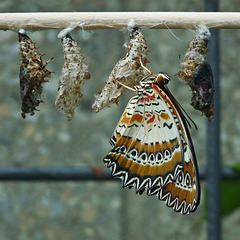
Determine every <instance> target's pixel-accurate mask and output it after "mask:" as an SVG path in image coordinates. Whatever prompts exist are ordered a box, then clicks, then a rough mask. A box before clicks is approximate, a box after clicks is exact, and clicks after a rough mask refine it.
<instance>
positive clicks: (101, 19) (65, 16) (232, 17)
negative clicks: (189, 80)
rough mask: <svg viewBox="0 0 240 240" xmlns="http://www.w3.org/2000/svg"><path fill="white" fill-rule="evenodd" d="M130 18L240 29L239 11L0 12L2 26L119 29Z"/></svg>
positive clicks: (151, 23)
mask: <svg viewBox="0 0 240 240" xmlns="http://www.w3.org/2000/svg"><path fill="white" fill-rule="evenodd" d="M131 19H133V20H134V22H135V24H136V26H138V27H146V28H196V26H197V25H199V24H202V23H204V24H206V25H207V26H208V27H209V28H228V29H231V28H240V13H239V12H37V13H35V12H34V13H33V12H32V13H0V29H1V30H12V31H18V30H19V29H20V28H23V29H25V30H46V29H64V28H68V27H72V28H75V27H77V28H80V29H81V28H84V29H88V30H91V29H107V28H113V29H114V28H117V29H119V28H123V27H127V26H128V24H129V21H130V20H131Z"/></svg>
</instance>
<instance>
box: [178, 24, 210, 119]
mask: <svg viewBox="0 0 240 240" xmlns="http://www.w3.org/2000/svg"><path fill="white" fill-rule="evenodd" d="M209 39H210V31H209V29H208V28H207V27H206V26H205V25H201V26H199V28H198V29H197V30H196V36H195V38H194V39H193V40H192V41H191V42H190V44H189V46H188V49H187V52H186V54H185V59H184V62H182V63H181V66H182V70H180V71H179V72H178V77H179V79H182V80H184V81H185V82H186V84H188V85H189V86H190V87H191V90H192V99H191V105H192V106H193V107H194V108H195V109H197V110H199V111H201V112H202V113H203V114H204V115H205V116H206V117H207V118H208V120H209V121H212V119H213V117H214V106H213V105H214V83H213V74H212V70H211V67H210V65H209V64H208V63H207V62H206V58H207V51H208V42H209Z"/></svg>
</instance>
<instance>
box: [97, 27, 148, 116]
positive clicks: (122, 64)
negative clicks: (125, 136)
mask: <svg viewBox="0 0 240 240" xmlns="http://www.w3.org/2000/svg"><path fill="white" fill-rule="evenodd" d="M148 52H149V50H148V48H147V45H146V41H145V39H144V37H143V35H142V33H141V32H140V31H139V30H138V28H134V29H133V31H132V33H131V35H130V43H129V45H128V52H127V54H126V56H125V57H124V58H122V59H121V60H120V61H118V62H117V64H116V65H115V67H114V68H113V70H112V72H111V74H110V76H109V78H108V80H107V81H106V82H105V85H104V87H103V88H102V89H101V90H100V91H99V92H98V94H97V95H96V96H95V98H96V99H95V102H94V103H93V105H92V109H96V112H99V110H101V109H103V108H104V107H105V106H107V105H108V103H110V102H112V103H118V101H119V97H120V95H121V94H122V92H123V91H124V90H125V89H126V88H125V87H124V86H123V85H125V86H128V87H130V88H133V87H134V86H136V85H138V84H139V82H140V80H141V79H142V78H143V77H144V76H145V75H146V74H147V73H148V72H147V71H146V70H145V69H144V68H143V67H142V66H141V63H140V59H141V61H142V63H143V65H144V66H146V63H147V62H148V60H147V53H148ZM119 83H121V84H119Z"/></svg>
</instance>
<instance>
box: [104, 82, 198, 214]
mask: <svg viewBox="0 0 240 240" xmlns="http://www.w3.org/2000/svg"><path fill="white" fill-rule="evenodd" d="M174 101H175V99H174V98H173V96H172V95H171V93H170V92H169V91H168V90H167V88H165V87H164V86H160V85H158V84H156V83H154V82H153V83H152V84H151V87H147V88H144V87H143V88H142V89H141V90H139V91H138V96H136V97H133V98H132V99H131V100H130V101H129V103H128V105H127V107H126V109H125V111H124V113H123V115H122V117H121V119H120V121H119V123H118V125H117V127H116V129H115V131H114V133H113V136H112V138H111V140H110V142H111V144H112V146H113V149H112V150H111V151H110V153H109V154H108V155H107V156H106V157H105V159H104V162H105V163H106V165H107V167H109V168H111V170H112V175H113V177H118V178H121V179H122V185H123V187H129V188H132V187H135V190H136V192H137V193H139V194H142V193H143V192H144V190H146V192H147V194H148V195H157V196H158V198H159V199H160V200H163V201H165V202H166V203H167V205H168V206H169V207H172V208H173V209H174V210H175V211H177V212H181V213H182V214H186V213H190V212H193V211H195V209H196V207H197V205H198V204H199V197H200V191H199V182H198V172H197V165H196V159H195V153H194V149H193V146H192V142H191V138H190V135H189V132H188V129H187V125H186V123H185V119H184V115H183V114H182V112H181V109H180V108H179V106H178V105H177V104H175V103H174Z"/></svg>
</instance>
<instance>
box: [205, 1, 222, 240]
mask: <svg viewBox="0 0 240 240" xmlns="http://www.w3.org/2000/svg"><path fill="white" fill-rule="evenodd" d="M205 7H206V11H207V12H217V11H218V0H205ZM208 57H209V58H208V60H209V63H210V65H211V67H212V70H213V76H214V87H215V93H214V94H215V95H214V105H215V117H214V119H213V121H212V123H208V126H207V199H208V203H207V204H208V216H207V217H208V224H207V228H208V229H207V232H208V240H221V160H220V89H219V86H220V78H219V35H218V30H211V40H210V43H209V55H208Z"/></svg>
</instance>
